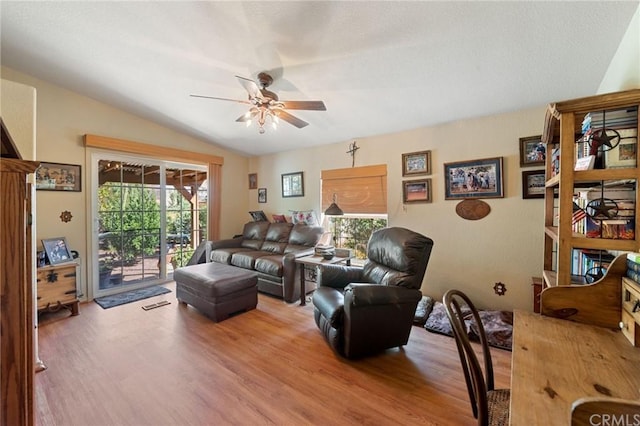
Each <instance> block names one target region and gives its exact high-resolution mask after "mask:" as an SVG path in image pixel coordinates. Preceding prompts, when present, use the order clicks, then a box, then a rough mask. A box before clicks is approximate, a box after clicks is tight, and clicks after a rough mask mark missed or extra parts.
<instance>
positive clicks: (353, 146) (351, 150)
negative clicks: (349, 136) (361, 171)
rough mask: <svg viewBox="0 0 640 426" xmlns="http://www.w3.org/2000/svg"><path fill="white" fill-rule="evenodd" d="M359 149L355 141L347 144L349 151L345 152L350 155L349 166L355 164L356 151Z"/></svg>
mask: <svg viewBox="0 0 640 426" xmlns="http://www.w3.org/2000/svg"><path fill="white" fill-rule="evenodd" d="M359 149H360V147H359V146H358V145H356V141H353V143H352V144H351V145H349V151H347V154H349V155H351V167H354V166H355V164H356V151H357V150H359Z"/></svg>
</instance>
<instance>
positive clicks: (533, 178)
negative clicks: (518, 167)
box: [522, 170, 546, 199]
mask: <svg viewBox="0 0 640 426" xmlns="http://www.w3.org/2000/svg"><path fill="white" fill-rule="evenodd" d="M545 181H546V180H545V177H544V170H525V171H523V172H522V198H524V199H527V198H544V188H545V186H544V184H545Z"/></svg>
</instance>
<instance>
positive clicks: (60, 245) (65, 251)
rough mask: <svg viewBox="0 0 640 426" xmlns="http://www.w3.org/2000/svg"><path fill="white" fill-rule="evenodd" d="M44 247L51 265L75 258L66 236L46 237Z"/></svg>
mask: <svg viewBox="0 0 640 426" xmlns="http://www.w3.org/2000/svg"><path fill="white" fill-rule="evenodd" d="M42 247H43V248H44V251H45V253H46V254H47V257H48V258H49V263H50V264H51V265H57V264H59V263H65V262H71V261H72V260H73V255H72V254H71V250H69V246H68V245H67V239H66V238H65V237H56V238H47V239H44V240H42Z"/></svg>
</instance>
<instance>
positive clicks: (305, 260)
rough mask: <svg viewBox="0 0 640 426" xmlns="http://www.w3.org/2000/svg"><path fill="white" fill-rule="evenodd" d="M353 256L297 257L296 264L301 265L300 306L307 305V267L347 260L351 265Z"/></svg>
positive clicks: (348, 264)
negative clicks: (305, 273) (305, 271)
mask: <svg viewBox="0 0 640 426" xmlns="http://www.w3.org/2000/svg"><path fill="white" fill-rule="evenodd" d="M352 258H353V256H344V257H342V256H333V257H332V258H331V259H325V258H324V257H322V256H315V255H313V256H304V257H299V258H297V259H296V264H298V265H299V268H300V306H304V305H306V304H307V303H306V300H305V298H306V296H307V295H306V293H305V289H306V285H305V284H306V283H305V277H304V270H305V267H307V266H310V267H315V268H317V267H318V266H320V265H331V264H334V263H341V262H345V263H346V264H347V266H350V265H351V259H352Z"/></svg>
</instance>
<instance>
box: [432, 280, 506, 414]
mask: <svg viewBox="0 0 640 426" xmlns="http://www.w3.org/2000/svg"><path fill="white" fill-rule="evenodd" d="M442 301H443V303H444V306H445V308H446V310H447V317H449V322H450V323H451V328H452V330H453V337H454V338H455V341H456V346H457V347H458V354H459V355H460V361H461V363H462V371H463V373H464V379H465V381H466V383H467V390H468V391H469V399H470V402H471V409H472V410H473V416H474V417H475V418H476V419H478V425H479V426H489V425H507V424H508V423H509V401H510V395H511V392H510V390H509V389H494V383H493V382H494V380H493V363H492V361H491V351H490V350H489V344H488V342H487V335H486V333H485V331H484V327H483V325H482V321H481V320H480V315H479V314H478V310H477V309H476V307H475V306H474V305H473V303H472V302H471V300H470V299H469V297H467V295H466V294H464V293H463V292H461V291H459V290H453V289H452V290H449V291H447V292H446V293H445V295H444V297H443V298H442ZM472 318H473V319H474V320H475V322H476V324H477V326H478V334H479V335H480V345H481V346H482V358H483V359H484V373H483V371H482V367H481V366H480V362H479V361H478V357H477V355H476V353H475V351H474V350H473V346H472V345H471V342H470V341H469V335H468V333H467V324H466V322H465V320H470V319H472Z"/></svg>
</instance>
